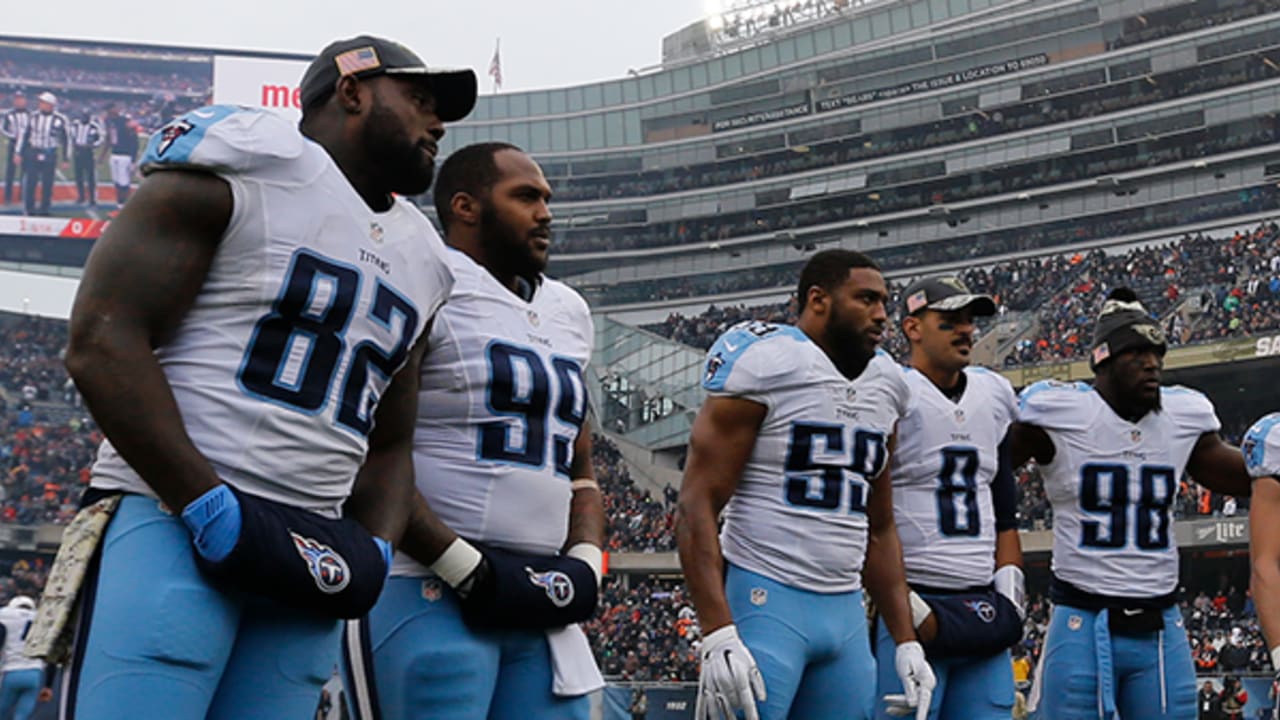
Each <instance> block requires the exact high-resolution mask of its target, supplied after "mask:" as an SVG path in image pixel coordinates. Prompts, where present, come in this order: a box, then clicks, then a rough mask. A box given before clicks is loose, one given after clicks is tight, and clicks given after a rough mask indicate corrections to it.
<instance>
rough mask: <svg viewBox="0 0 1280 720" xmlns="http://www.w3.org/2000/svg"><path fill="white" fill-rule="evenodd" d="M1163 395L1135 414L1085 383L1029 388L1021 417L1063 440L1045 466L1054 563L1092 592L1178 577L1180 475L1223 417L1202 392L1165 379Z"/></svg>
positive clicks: (1146, 591)
mask: <svg viewBox="0 0 1280 720" xmlns="http://www.w3.org/2000/svg"><path fill="white" fill-rule="evenodd" d="M1160 400H1161V409H1160V410H1159V411H1157V412H1150V413H1147V415H1146V416H1144V417H1143V418H1142V420H1140V421H1139V422H1137V423H1131V422H1129V421H1127V420H1124V419H1123V418H1121V417H1120V416H1118V415H1116V413H1115V411H1113V410H1112V409H1111V407H1110V406H1109V405H1107V403H1106V401H1105V400H1103V399H1102V396H1100V395H1099V394H1098V393H1097V392H1096V391H1095V390H1094V389H1093V388H1092V387H1090V386H1089V385H1086V384H1084V383H1074V384H1064V383H1055V382H1047V381H1046V382H1039V383H1036V384H1034V385H1031V386H1030V387H1028V388H1026V389H1025V390H1023V391H1022V397H1021V399H1020V401H1019V407H1018V419H1019V420H1020V421H1021V422H1024V423H1027V424H1030V425H1036V426H1038V427H1040V428H1042V429H1043V430H1044V431H1045V432H1046V433H1047V434H1048V436H1049V438H1050V439H1051V440H1052V441H1053V446H1054V456H1053V462H1051V463H1049V464H1047V465H1045V466H1043V467H1042V468H1041V469H1042V471H1043V472H1044V479H1045V490H1046V492H1047V494H1048V497H1049V502H1050V503H1051V504H1052V506H1053V572H1054V575H1056V576H1057V577H1059V578H1061V579H1062V580H1065V581H1067V582H1069V583H1071V584H1073V585H1075V586H1076V587H1078V588H1081V589H1082V590H1085V591H1087V592H1091V593H1095V594H1099V595H1108V596H1113V597H1115V596H1120V597H1154V596H1158V595H1164V594H1166V593H1169V592H1172V591H1173V589H1174V588H1175V587H1176V586H1177V583H1178V550H1177V548H1176V547H1175V544H1174V538H1173V532H1172V527H1173V523H1172V516H1173V502H1174V500H1175V499H1176V498H1177V494H1178V479H1179V478H1180V477H1181V476H1182V474H1183V472H1184V471H1185V469H1186V465H1187V459H1188V458H1189V457H1191V451H1192V449H1193V448H1194V447H1195V444H1196V442H1197V441H1198V440H1199V439H1200V436H1201V435H1203V434H1204V433H1206V432H1217V431H1218V429H1219V427H1220V424H1219V422H1218V418H1217V415H1216V414H1215V413H1214V410H1213V405H1212V403H1210V402H1209V400H1208V398H1206V397H1205V396H1204V395H1202V394H1200V393H1199V392H1196V391H1194V390H1190V389H1187V388H1183V387H1166V388H1161V398H1160Z"/></svg>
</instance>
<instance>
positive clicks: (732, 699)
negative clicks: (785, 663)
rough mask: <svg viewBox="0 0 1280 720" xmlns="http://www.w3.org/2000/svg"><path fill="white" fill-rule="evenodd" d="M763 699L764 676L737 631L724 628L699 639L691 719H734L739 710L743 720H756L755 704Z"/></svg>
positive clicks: (728, 627)
mask: <svg viewBox="0 0 1280 720" xmlns="http://www.w3.org/2000/svg"><path fill="white" fill-rule="evenodd" d="M764 699H765V691H764V677H763V676H762V675H760V668H758V667H756V659H755V658H753V657H751V651H750V650H747V646H746V645H743V644H742V640H741V639H739V638H738V629H737V628H736V627H734V626H733V625H725V626H724V627H722V628H720V629H718V630H716V631H715V632H713V633H711V634H710V635H708V636H706V637H705V638H703V640H702V672H701V673H700V674H699V675H698V703H697V707H696V708H695V709H694V713H693V717H694V718H695V720H715V719H716V718H724V720H735V718H736V717H737V715H735V714H734V713H735V711H736V710H739V709H740V710H742V712H743V714H744V715H745V716H746V720H759V718H760V715H759V713H758V712H757V711H756V703H757V702H762V701H764Z"/></svg>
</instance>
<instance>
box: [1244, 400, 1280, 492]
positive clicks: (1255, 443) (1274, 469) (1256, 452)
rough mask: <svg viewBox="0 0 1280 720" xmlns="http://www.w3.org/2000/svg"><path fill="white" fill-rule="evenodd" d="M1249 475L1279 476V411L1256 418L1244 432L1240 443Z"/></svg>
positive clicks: (1256, 476)
mask: <svg viewBox="0 0 1280 720" xmlns="http://www.w3.org/2000/svg"><path fill="white" fill-rule="evenodd" d="M1240 452H1242V453H1244V463H1245V466H1246V467H1248V468H1249V475H1251V476H1253V477H1255V478H1260V477H1280V413H1271V414H1270V415H1266V416H1264V417H1262V418H1260V419H1259V420H1258V422H1256V423H1254V424H1253V427H1251V428H1249V432H1247V433H1245V434H1244V441H1243V442H1241V443H1240Z"/></svg>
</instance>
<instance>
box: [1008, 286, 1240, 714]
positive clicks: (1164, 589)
mask: <svg viewBox="0 0 1280 720" xmlns="http://www.w3.org/2000/svg"><path fill="white" fill-rule="evenodd" d="M1165 347H1166V346H1165V339H1164V333H1163V332H1162V331H1161V330H1160V326H1159V325H1157V324H1156V321H1155V320H1152V319H1151V316H1150V315H1149V314H1148V313H1147V311H1146V309H1145V308H1144V307H1143V306H1142V304H1141V303H1140V302H1138V300H1137V296H1136V295H1134V293H1133V292H1132V291H1131V290H1128V289H1127V288H1118V289H1116V290H1113V291H1112V292H1111V293H1110V294H1109V295H1108V296H1107V299H1106V301H1105V302H1104V303H1103V306H1102V310H1101V312H1100V314H1099V316H1098V321H1097V324H1096V326H1095V328H1094V333H1093V350H1092V353H1091V355H1090V367H1092V368H1093V372H1094V376H1095V381H1094V384H1093V385H1092V386H1089V385H1087V384H1085V383H1071V384H1067V383H1059V382H1053V381H1045V382H1039V383H1035V384H1034V385H1031V386H1029V387H1028V388H1026V389H1025V390H1023V391H1022V396H1021V398H1020V401H1019V408H1018V422H1017V423H1015V425H1014V427H1013V430H1012V433H1011V455H1012V458H1013V462H1014V463H1015V466H1016V465H1018V464H1021V463H1022V462H1023V461H1025V460H1026V459H1028V458H1034V459H1035V460H1036V461H1037V462H1038V463H1039V464H1040V467H1041V470H1042V472H1043V473H1044V485H1045V491H1046V493H1047V494H1048V497H1049V502H1050V503H1051V504H1052V507H1053V520H1054V522H1053V558H1052V572H1053V579H1052V583H1051V585H1050V589H1049V592H1050V599H1051V600H1052V601H1053V603H1054V608H1053V615H1052V618H1051V620H1050V624H1049V631H1048V635H1047V638H1046V640H1045V646H1044V651H1043V655H1042V656H1041V667H1040V670H1039V671H1038V672H1037V673H1036V682H1037V686H1036V688H1035V689H1033V691H1032V702H1033V703H1034V702H1035V701H1036V695H1037V694H1038V695H1039V698H1038V706H1039V712H1040V715H1039V717H1041V718H1043V719H1044V720H1083V719H1084V718H1089V719H1090V720H1092V719H1094V718H1103V719H1104V720H1111V718H1112V717H1114V716H1115V715H1116V714H1117V713H1118V714H1119V716H1120V717H1122V718H1124V720H1182V718H1189V717H1195V715H1196V687H1195V671H1194V668H1193V667H1192V663H1191V649H1190V645H1189V644H1188V642H1187V633H1186V630H1185V629H1184V628H1183V626H1182V617H1181V615H1180V614H1179V612H1178V607H1177V586H1178V549H1177V547H1176V546H1175V544H1174V536H1173V522H1172V515H1173V503H1174V500H1175V499H1176V498H1177V493H1178V480H1179V479H1180V478H1181V476H1182V474H1183V472H1184V471H1185V472H1187V473H1189V474H1190V475H1191V476H1192V477H1193V478H1194V479H1196V480H1197V481H1199V482H1200V483H1201V484H1204V485H1206V486H1208V487H1210V488H1212V489H1214V490H1216V491H1219V492H1224V493H1228V494H1234V495H1248V494H1249V477H1248V475H1247V474H1246V472H1245V466H1244V460H1243V458H1242V457H1241V455H1240V452H1239V451H1238V450H1236V449H1235V448H1232V447H1229V446H1227V445H1226V444H1225V443H1223V442H1222V439H1221V438H1220V437H1219V436H1218V429H1219V422H1218V418H1217V415H1216V414H1215V413H1214V409H1213V404H1212V403H1210V402H1209V400H1208V398H1206V397H1205V396H1204V395H1202V394H1200V393H1199V392H1196V391H1194V390H1190V389H1187V388H1184V387H1176V386H1175V387H1161V385H1160V372H1161V369H1162V367H1163V364H1164V353H1165Z"/></svg>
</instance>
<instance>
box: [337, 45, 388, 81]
mask: <svg viewBox="0 0 1280 720" xmlns="http://www.w3.org/2000/svg"><path fill="white" fill-rule="evenodd" d="M333 62H334V63H335V64H336V65H337V66H338V72H339V73H341V74H343V75H351V74H353V73H358V72H362V71H364V70H372V69H374V68H376V67H381V66H382V62H381V61H380V60H378V52H377V51H376V50H374V49H373V47H372V46H370V47H362V48H356V49H355V50H348V51H346V52H344V53H342V54H341V55H339V56H337V57H335V58H334V59H333Z"/></svg>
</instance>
